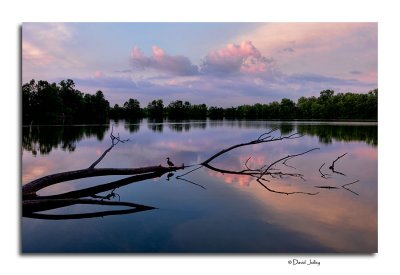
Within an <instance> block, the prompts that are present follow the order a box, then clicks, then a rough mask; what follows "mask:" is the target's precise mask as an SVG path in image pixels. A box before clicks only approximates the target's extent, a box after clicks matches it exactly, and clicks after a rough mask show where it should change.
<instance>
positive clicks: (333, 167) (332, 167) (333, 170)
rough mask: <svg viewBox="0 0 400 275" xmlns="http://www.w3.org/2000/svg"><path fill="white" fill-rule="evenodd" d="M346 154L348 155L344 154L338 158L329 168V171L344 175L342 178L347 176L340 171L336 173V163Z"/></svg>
mask: <svg viewBox="0 0 400 275" xmlns="http://www.w3.org/2000/svg"><path fill="white" fill-rule="evenodd" d="M346 154H347V153H344V154H343V155H341V156H338V157H337V158H336V159H335V160H334V161H333V162H332V165H331V166H329V169H330V170H331V171H332V172H333V173H336V174H340V175H342V176H346V175H345V174H343V173H342V172H339V171H336V170H335V162H337V161H338V160H339V159H341V158H342V157H344V156H345V155H346Z"/></svg>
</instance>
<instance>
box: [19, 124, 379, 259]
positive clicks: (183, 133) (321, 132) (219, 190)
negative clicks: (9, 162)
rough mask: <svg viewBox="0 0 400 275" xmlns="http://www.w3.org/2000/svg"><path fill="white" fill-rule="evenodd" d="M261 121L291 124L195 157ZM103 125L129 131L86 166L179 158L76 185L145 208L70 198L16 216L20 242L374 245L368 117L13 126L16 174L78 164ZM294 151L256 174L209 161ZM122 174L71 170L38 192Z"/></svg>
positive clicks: (100, 248) (241, 161)
mask: <svg viewBox="0 0 400 275" xmlns="http://www.w3.org/2000/svg"><path fill="white" fill-rule="evenodd" d="M272 129H275V131H273V132H272V133H271V134H269V135H271V136H273V137H280V136H281V135H282V136H289V135H291V134H294V133H298V134H299V135H301V136H299V135H298V136H295V137H298V138H295V139H284V140H280V141H273V142H267V143H261V144H252V145H249V146H242V147H239V148H236V149H234V150H231V151H229V152H227V153H226V154H222V155H221V156H219V157H217V158H216V159H214V160H213V161H212V162H211V163H210V164H212V166H213V167H216V168H217V169H214V170H213V169H210V168H207V167H199V166H196V164H199V163H201V162H202V161H204V160H206V159H208V158H209V157H210V156H212V155H213V154H216V153H217V152H219V151H221V150H223V149H226V148H229V147H231V146H233V145H235V144H241V143H245V142H249V141H251V140H255V139H257V138H258V137H260V135H262V134H263V133H265V132H268V131H271V130H272ZM111 131H112V133H113V134H114V135H115V136H117V134H119V136H120V138H121V139H129V141H127V142H124V143H119V144H117V145H116V146H115V147H114V148H113V149H112V150H111V151H110V152H109V153H108V154H107V155H106V156H105V158H104V159H103V160H102V161H101V162H100V163H99V164H98V166H96V167H97V168H134V167H147V166H156V165H160V164H161V165H163V166H167V160H166V158H167V157H169V158H170V160H171V161H173V162H174V163H175V165H176V166H181V165H182V164H185V166H190V167H187V168H185V169H183V170H177V171H175V172H173V173H165V174H163V175H162V176H161V177H154V178H148V179H144V180H141V181H132V182H131V183H127V184H124V185H122V186H120V187H118V188H115V189H111V190H107V191H103V192H100V193H96V194H93V196H88V198H89V199H91V200H98V201H102V202H103V201H107V202H108V201H110V202H127V203H136V204H140V205H146V206H150V207H154V209H149V210H147V211H140V212H132V211H125V212H124V209H126V207H123V206H122V205H96V204H83V203H82V204H73V205H70V206H67V207H60V208H54V209H50V210H46V211H41V212H40V213H39V214H40V215H37V216H33V217H22V223H21V236H22V242H21V247H22V252H23V253H113V252H115V253H125V252H128V253H302V252H304V253H325V252H328V253H374V252H377V249H378V239H377V238H378V236H377V230H378V229H377V212H378V209H377V188H378V186H377V185H378V171H377V170H378V159H377V156H378V154H377V149H378V125H377V123H376V122H308V121H229V120H223V121H213V120H206V121H184V122H168V121H164V122H152V121H148V120H146V119H144V120H142V121H136V122H128V121H111V122H110V124H107V125H73V126H37V125H31V126H23V127H22V173H21V174H22V184H26V183H28V182H30V181H32V180H34V179H37V178H39V177H43V176H46V175H49V174H54V173H59V172H64V171H72V170H79V169H83V168H87V167H89V166H90V165H91V164H92V163H93V162H94V161H95V160H96V159H98V158H99V157H100V156H101V155H102V153H103V152H104V151H105V150H106V149H107V148H108V147H110V145H111V139H110V133H111ZM311 149H314V150H312V151H309V152H308V153H306V154H302V153H304V152H307V151H308V150H311ZM297 154H302V155H298V156H296V157H289V158H286V159H284V160H282V161H280V162H277V163H276V164H274V165H273V166H272V167H271V169H270V172H271V174H267V175H265V177H266V179H267V180H268V181H262V182H261V181H260V182H261V183H262V184H261V183H260V182H259V181H257V177H252V176H249V175H245V174H241V173H222V172H220V171H219V170H218V169H220V170H224V171H236V172H238V171H243V170H245V169H247V170H254V171H257V169H260V168H262V167H264V168H265V167H268V166H269V165H270V164H272V163H274V162H276V161H278V160H279V159H282V158H284V157H286V156H293V155H297ZM332 164H333V165H332ZM191 165H193V166H191ZM330 166H334V167H333V170H332V169H329V167H330ZM195 168H199V169H197V170H194V171H193V172H191V173H189V174H186V173H188V172H190V171H191V170H193V169H195ZM184 174H186V175H184ZM182 175H183V176H182ZM177 176H181V177H178V178H177ZM127 177H129V176H101V177H92V178H84V179H80V180H71V181H67V182H63V183H59V184H56V185H53V186H50V187H47V188H44V189H43V190H40V191H39V192H38V194H39V195H41V196H49V195H54V194H60V193H65V192H71V191H74V190H79V189H84V188H88V187H95V186H98V185H102V184H106V183H108V182H112V181H117V180H120V179H124V178H127ZM90 213H103V214H101V215H91V214H90Z"/></svg>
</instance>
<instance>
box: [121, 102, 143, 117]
mask: <svg viewBox="0 0 400 275" xmlns="http://www.w3.org/2000/svg"><path fill="white" fill-rule="evenodd" d="M124 112H125V117H126V118H128V119H137V118H141V117H142V116H143V110H142V109H141V108H140V102H139V101H138V100H137V99H133V98H130V99H129V100H128V101H126V102H125V103H124Z"/></svg>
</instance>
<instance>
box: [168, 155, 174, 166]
mask: <svg viewBox="0 0 400 275" xmlns="http://www.w3.org/2000/svg"><path fill="white" fill-rule="evenodd" d="M167 163H168V165H169V166H171V167H172V166H175V165H174V164H173V163H172V161H170V160H169V157H168V158H167Z"/></svg>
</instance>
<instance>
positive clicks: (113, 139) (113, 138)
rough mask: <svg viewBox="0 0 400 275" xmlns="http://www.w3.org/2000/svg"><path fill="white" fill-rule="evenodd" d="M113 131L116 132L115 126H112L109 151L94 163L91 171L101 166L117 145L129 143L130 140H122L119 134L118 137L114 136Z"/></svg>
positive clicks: (90, 167)
mask: <svg viewBox="0 0 400 275" xmlns="http://www.w3.org/2000/svg"><path fill="white" fill-rule="evenodd" d="M113 131H114V126H111V133H110V138H111V146H110V147H109V148H108V149H107V150H105V151H104V152H103V154H102V155H101V156H100V157H99V158H98V159H97V160H96V161H95V162H93V163H92V165H90V166H89V169H93V168H94V167H95V166H96V165H97V164H99V162H100V161H102V160H103V158H104V157H105V156H106V155H107V153H108V152H110V151H111V149H112V148H114V146H115V145H117V144H118V143H120V142H121V143H125V142H127V141H129V139H124V140H122V139H121V138H120V137H119V133H118V136H114V134H113Z"/></svg>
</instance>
